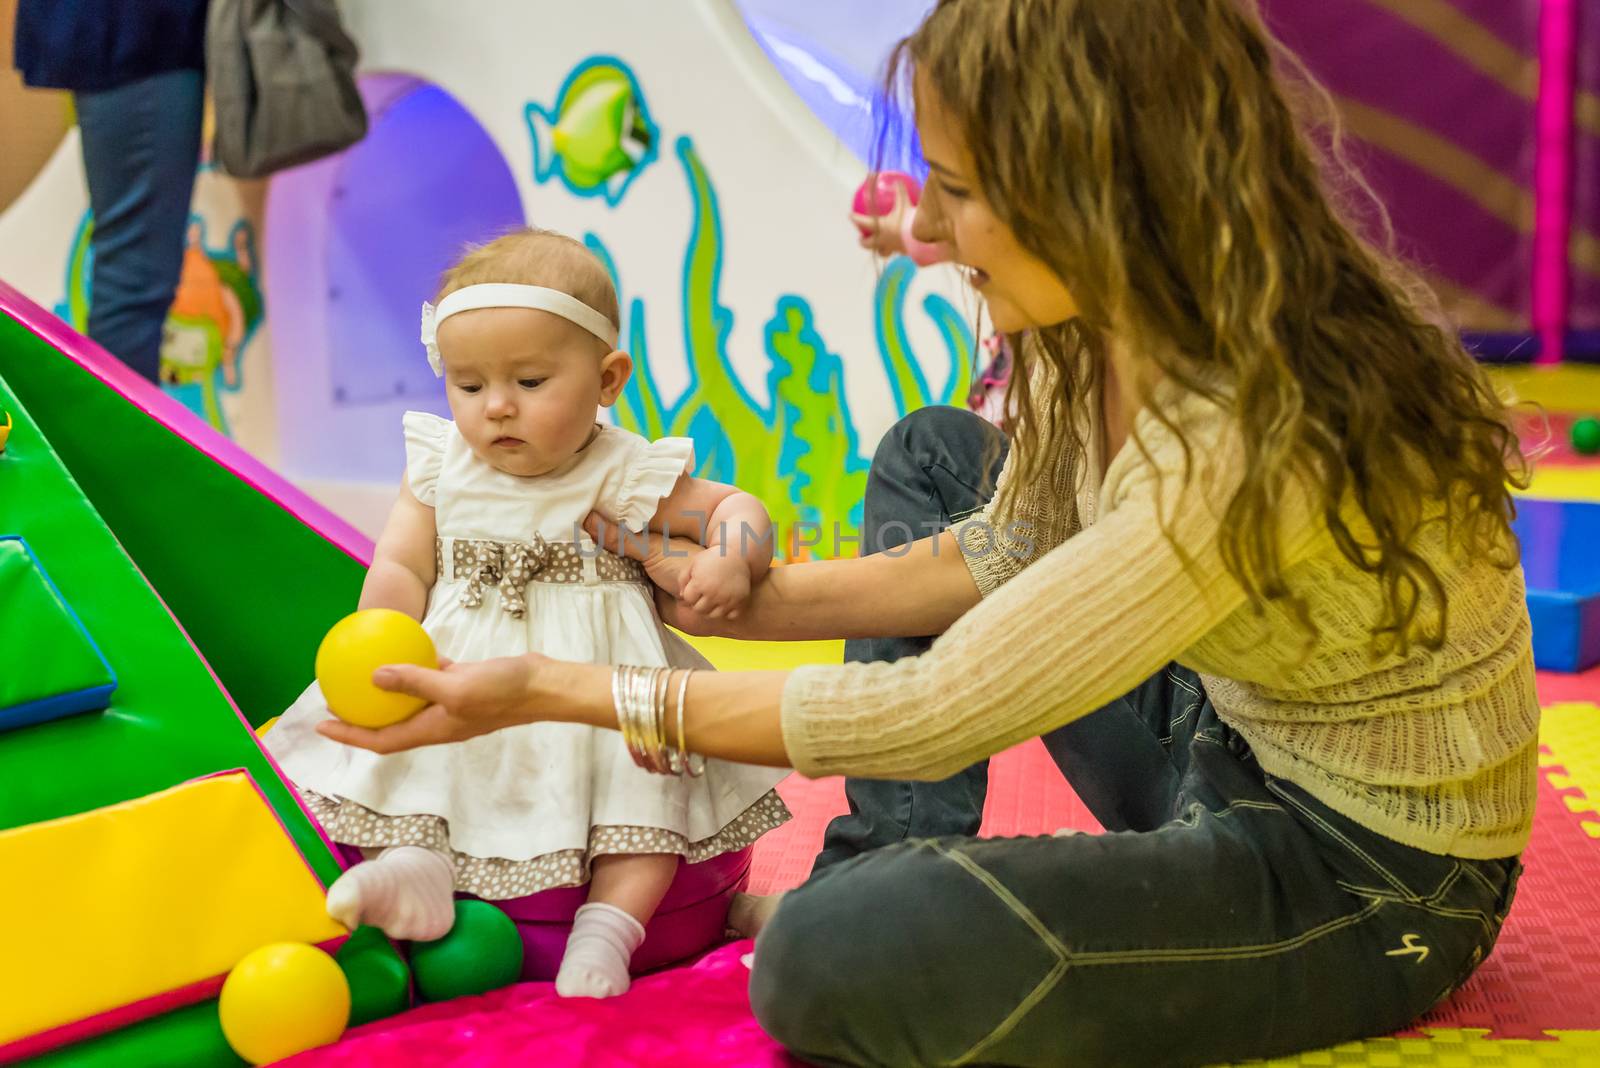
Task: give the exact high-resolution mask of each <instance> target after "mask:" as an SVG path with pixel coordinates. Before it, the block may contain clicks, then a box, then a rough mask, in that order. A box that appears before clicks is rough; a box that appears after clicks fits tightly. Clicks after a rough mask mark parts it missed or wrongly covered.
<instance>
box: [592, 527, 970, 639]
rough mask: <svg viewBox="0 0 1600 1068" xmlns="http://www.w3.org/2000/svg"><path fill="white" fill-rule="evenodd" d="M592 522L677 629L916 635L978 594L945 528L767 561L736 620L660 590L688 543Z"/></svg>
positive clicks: (933, 628)
mask: <svg viewBox="0 0 1600 1068" xmlns="http://www.w3.org/2000/svg"><path fill="white" fill-rule="evenodd" d="M594 520H595V517H591V520H590V522H589V523H588V524H587V528H588V531H589V535H590V536H591V537H593V538H594V539H595V541H596V542H597V543H598V544H599V545H600V546H601V547H602V548H605V549H606V550H608V551H610V552H614V553H619V554H626V555H628V556H631V557H633V558H634V559H636V560H639V561H640V562H642V563H643V564H644V565H645V570H646V571H647V572H648V573H649V574H650V577H651V579H652V580H653V581H654V582H655V583H656V586H657V589H656V607H657V608H658V609H659V610H660V612H661V618H662V619H663V620H665V621H666V622H667V623H669V624H670V625H672V626H674V627H677V628H678V629H679V630H681V631H683V632H684V633H686V634H716V635H721V636H723V637H729V638H745V639H750V640H765V641H816V640H821V639H827V638H893V637H917V636H920V635H925V634H942V633H943V632H944V631H945V630H947V629H949V627H950V624H952V623H954V622H955V621H956V620H957V619H960V618H961V616H962V614H963V613H965V612H966V611H967V610H968V609H969V608H971V607H972V606H973V605H975V604H977V603H978V600H979V594H978V587H977V584H976V583H975V582H974V581H973V579H972V572H971V570H969V569H968V567H967V563H966V560H965V559H964V558H963V556H962V555H961V548H960V546H959V545H958V544H957V542H956V538H955V535H954V534H952V533H951V532H949V531H945V532H943V533H941V534H938V535H935V536H933V537H929V538H923V539H922V540H920V541H914V542H912V543H910V544H909V545H905V546H901V547H899V548H896V549H894V550H893V551H891V552H883V553H876V554H874V555H872V556H861V557H850V558H848V559H842V560H817V561H812V562H808V563H802V564H786V565H784V566H782V567H775V568H773V569H772V570H771V571H770V572H768V573H767V577H766V578H765V579H763V580H762V581H761V582H759V583H757V584H756V586H755V588H754V589H753V590H751V592H750V600H749V601H748V602H747V603H746V605H745V607H744V608H743V610H742V611H741V612H740V614H739V618H738V619H735V620H729V619H714V618H712V617H711V616H709V615H705V614H701V613H696V612H694V611H692V610H691V609H689V608H688V607H687V606H685V605H684V604H682V603H681V602H680V601H678V599H677V598H676V597H673V596H672V595H671V594H670V593H669V592H667V591H670V590H676V589H679V588H680V584H679V582H678V581H677V573H678V569H679V568H681V567H684V566H686V565H687V562H688V560H689V558H690V555H691V551H692V548H694V547H692V546H690V545H689V544H687V543H680V541H679V539H672V541H670V542H669V541H668V540H667V539H666V538H664V537H662V535H660V534H659V533H656V532H654V531H652V532H650V533H649V535H648V538H642V537H640V536H639V535H637V534H628V535H626V537H624V536H623V535H622V534H621V533H620V532H619V530H618V528H617V527H615V526H613V525H610V524H602V523H598V522H595V521H594Z"/></svg>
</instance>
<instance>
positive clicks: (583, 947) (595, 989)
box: [556, 901, 644, 998]
mask: <svg viewBox="0 0 1600 1068" xmlns="http://www.w3.org/2000/svg"><path fill="white" fill-rule="evenodd" d="M643 941H644V927H643V925H642V924H640V923H639V921H638V920H636V919H634V918H633V917H632V916H630V915H628V914H627V913H626V912H624V911H622V910H621V909H619V908H617V906H615V905H607V904H606V903H605V902H603V901H592V902H590V903H589V904H587V905H584V906H583V907H582V908H580V909H579V910H578V913H577V915H575V916H574V917H573V918H572V934H571V935H569V936H568V937H567V952H566V953H565V954H564V955H563V956H562V958H561V969H560V970H559V971H558V972H556V993H557V994H560V995H561V996H562V997H564V998H612V997H616V996H617V995H618V994H622V993H626V992H627V989H628V985H629V983H630V982H632V980H630V979H629V978H628V962H629V961H630V960H632V959H633V951H634V950H636V949H638V948H639V943H640V942H643Z"/></svg>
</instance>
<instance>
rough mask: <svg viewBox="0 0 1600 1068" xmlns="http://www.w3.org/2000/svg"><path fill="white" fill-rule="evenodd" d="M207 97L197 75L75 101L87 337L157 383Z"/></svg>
mask: <svg viewBox="0 0 1600 1068" xmlns="http://www.w3.org/2000/svg"><path fill="white" fill-rule="evenodd" d="M204 97H205V76H204V75H203V74H201V73H200V72H199V71H197V70H177V71H167V72H165V73H162V74H156V75H152V76H151V77H148V78H140V79H139V80H137V81H133V82H129V83H127V84H126V85H121V86H118V87H117V88H115V89H107V90H105V91H103V92H93V93H87V92H80V93H76V94H74V100H75V102H76V104H77V109H78V128H79V130H80V131H81V132H82V136H83V165H84V170H85V171H86V172H87V173H88V178H89V210H90V211H91V212H92V213H93V215H94V234H93V236H92V237H91V239H90V249H91V252H92V254H93V256H94V269H93V275H92V279H91V282H90V287H91V288H90V297H89V336H90V337H91V338H93V339H94V340H95V341H97V342H99V343H100V344H101V345H102V346H104V347H105V348H106V349H107V350H108V351H109V352H111V353H112V354H113V355H114V356H116V357H118V358H119V359H121V360H122V361H123V362H124V363H126V364H127V365H128V366H129V367H131V368H133V369H134V370H135V371H137V372H139V373H140V374H141V375H143V376H144V377H146V378H148V379H150V381H152V382H154V381H156V380H157V376H158V374H159V372H160V365H161V329H162V325H163V324H164V323H165V322H166V318H167V309H168V308H169V307H171V305H172V298H173V294H174V293H175V292H176V290H177V287H178V275H179V273H180V272H181V271H182V269H183V249H184V235H185V231H186V230H187V228H188V221H189V199H190V195H191V194H192V192H193V190H194V174H195V168H196V166H197V165H198V163H199V159H200V115H201V107H202V101H203V100H204Z"/></svg>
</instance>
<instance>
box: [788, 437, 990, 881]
mask: <svg viewBox="0 0 1600 1068" xmlns="http://www.w3.org/2000/svg"><path fill="white" fill-rule="evenodd" d="M986 459H988V460H989V469H988V471H987V472H986V473H985V472H984V470H983V464H984V461H985V460H986ZM1004 459H1005V439H1004V438H1003V437H1002V436H1001V434H1000V431H998V430H996V429H995V428H994V426H993V425H991V424H989V423H987V422H985V421H984V420H982V419H980V418H979V417H978V416H976V415H974V414H973V413H972V412H969V411H965V410H963V409H960V408H948V407H931V408H922V409H920V410H918V411H916V412H913V413H912V414H910V415H909V416H907V417H906V418H904V419H902V420H900V422H898V423H896V424H895V425H894V427H892V428H891V429H890V430H889V433H888V434H886V435H885V436H884V438H883V441H882V442H880V443H879V445H878V450H877V452H876V453H875V454H874V455H873V457H872V469H871V471H869V472H868V474H867V492H866V499H865V500H864V501H863V502H862V509H861V551H862V553H863V554H871V553H880V552H883V551H884V550H886V549H889V550H892V549H896V548H898V547H900V546H902V545H905V544H907V543H909V542H912V541H916V540H918V539H919V538H925V537H927V536H929V535H930V534H932V533H935V532H937V531H941V530H943V529H944V528H946V527H948V526H949V525H950V524H951V522H952V521H953V520H956V519H960V518H963V517H964V516H966V515H968V514H970V513H971V512H974V511H976V510H977V509H978V508H980V507H982V506H983V504H984V502H985V501H986V500H987V499H988V497H989V494H990V491H991V490H992V489H993V486H994V481H995V479H996V478H998V477H999V475H1000V467H1001V465H1002V463H1003V461H1004ZM932 644H933V638H932V637H926V638H867V639H856V640H852V641H848V642H846V643H845V647H844V656H845V659H846V660H853V661H872V660H898V659H900V658H901V657H903V656H916V655H918V654H919V653H923V652H926V651H927V649H928V647H929V646H931V645H932ZM988 788H989V762H988V761H987V760H981V761H979V762H978V763H976V764H974V765H972V767H970V768H968V769H967V770H965V771H963V772H960V773H959V774H957V775H953V776H951V777H950V778H948V779H945V780H944V781H943V782H880V781H877V780H873V779H846V780H845V782H844V792H845V797H846V799H847V800H848V801H849V804H850V811H849V813H848V814H846V815H843V816H839V817H837V818H836V819H834V820H833V821H832V822H831V823H829V824H828V830H827V833H826V835H825V836H824V837H823V841H822V852H821V853H819V854H818V855H817V859H816V862H815V866H814V867H813V869H812V871H813V874H814V873H816V872H819V871H821V870H822V869H824V868H826V867H828V866H829V865H832V864H837V863H838V862H840V861H842V860H849V859H850V858H851V857H855V856H858V855H860V854H861V853H864V852H866V851H868V850H870V849H877V848H878V847H879V846H885V845H890V844H892V843H895V842H900V841H904V840H905V839H906V838H908V837H909V838H920V837H926V836H929V835H938V834H977V833H978V824H979V822H980V821H981V820H982V818H983V799H984V796H985V795H986V793H987V792H988Z"/></svg>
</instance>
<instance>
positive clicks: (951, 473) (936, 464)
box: [922, 460, 983, 512]
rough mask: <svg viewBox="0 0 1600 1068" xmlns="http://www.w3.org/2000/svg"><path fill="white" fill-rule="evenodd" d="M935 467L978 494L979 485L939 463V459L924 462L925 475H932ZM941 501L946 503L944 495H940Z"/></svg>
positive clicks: (966, 488)
mask: <svg viewBox="0 0 1600 1068" xmlns="http://www.w3.org/2000/svg"><path fill="white" fill-rule="evenodd" d="M935 468H937V469H939V470H940V471H943V472H944V473H945V474H947V475H949V476H950V477H951V479H953V480H954V481H955V482H956V484H957V485H959V486H960V487H961V488H962V489H964V490H966V491H967V492H969V493H973V494H976V493H977V492H978V487H977V486H974V485H973V484H972V483H970V482H968V481H967V480H966V479H965V478H963V477H961V476H960V475H958V474H956V473H955V472H954V471H952V470H950V468H948V467H946V466H945V465H944V464H942V463H939V462H938V461H937V460H935V461H934V462H933V463H929V464H923V465H922V473H923V474H925V475H929V476H932V474H933V472H934V469H935ZM939 503H940V504H943V503H944V498H943V495H941V496H940V499H939ZM978 507H979V508H982V507H983V505H981V504H980V505H979V506H978ZM946 511H947V512H948V511H949V509H946Z"/></svg>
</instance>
